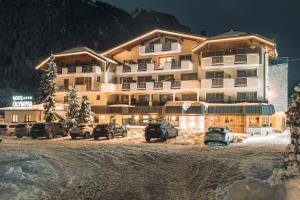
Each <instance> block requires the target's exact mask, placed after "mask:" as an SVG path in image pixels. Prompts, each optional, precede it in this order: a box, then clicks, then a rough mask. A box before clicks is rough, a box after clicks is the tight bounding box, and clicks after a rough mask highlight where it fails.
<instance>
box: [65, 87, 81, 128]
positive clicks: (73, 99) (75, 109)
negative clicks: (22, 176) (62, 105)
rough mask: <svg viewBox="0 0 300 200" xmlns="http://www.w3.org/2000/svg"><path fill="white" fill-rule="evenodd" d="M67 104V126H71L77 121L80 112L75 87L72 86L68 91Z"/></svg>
mask: <svg viewBox="0 0 300 200" xmlns="http://www.w3.org/2000/svg"><path fill="white" fill-rule="evenodd" d="M68 104H69V107H68V111H67V119H68V123H69V125H71V126H73V125H74V124H75V123H76V122H77V121H78V117H79V110H80V103H79V97H78V94H77V90H76V88H75V85H73V86H72V88H71V89H70V90H69V94H68Z"/></svg>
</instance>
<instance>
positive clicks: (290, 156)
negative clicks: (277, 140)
mask: <svg viewBox="0 0 300 200" xmlns="http://www.w3.org/2000/svg"><path fill="white" fill-rule="evenodd" d="M287 122H288V124H289V125H290V128H291V144H289V145H288V146H287V151H286V153H285V159H284V165H285V168H286V169H294V170H298V171H299V172H300V84H299V85H297V86H296V87H295V88H294V94H293V95H292V102H291V103H290V105H289V109H288V111H287Z"/></svg>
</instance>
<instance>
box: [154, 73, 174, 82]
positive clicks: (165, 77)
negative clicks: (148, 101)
mask: <svg viewBox="0 0 300 200" xmlns="http://www.w3.org/2000/svg"><path fill="white" fill-rule="evenodd" d="M170 80H174V74H166V75H159V76H158V81H170Z"/></svg>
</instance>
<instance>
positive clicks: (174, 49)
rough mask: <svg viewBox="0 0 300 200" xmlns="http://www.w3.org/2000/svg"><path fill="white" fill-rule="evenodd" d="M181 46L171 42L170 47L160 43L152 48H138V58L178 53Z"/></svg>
mask: <svg viewBox="0 0 300 200" xmlns="http://www.w3.org/2000/svg"><path fill="white" fill-rule="evenodd" d="M181 49H182V45H181V44H180V43H179V42H172V43H171V45H163V44H161V43H157V44H154V46H153V47H152V48H149V47H148V46H140V47H139V54H140V56H148V55H160V54H169V53H180V52H181Z"/></svg>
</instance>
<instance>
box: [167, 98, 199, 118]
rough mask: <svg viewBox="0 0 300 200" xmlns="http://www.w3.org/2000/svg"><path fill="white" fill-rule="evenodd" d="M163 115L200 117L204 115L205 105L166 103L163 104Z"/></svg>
mask: <svg viewBox="0 0 300 200" xmlns="http://www.w3.org/2000/svg"><path fill="white" fill-rule="evenodd" d="M164 114H166V115H170V114H177V115H185V114H187V115H197V114H198V115H202V114H205V105H203V104H202V103H200V102H196V101H195V102H192V101H191V102H183V101H175V102H167V103H166V104H165V109H164Z"/></svg>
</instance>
